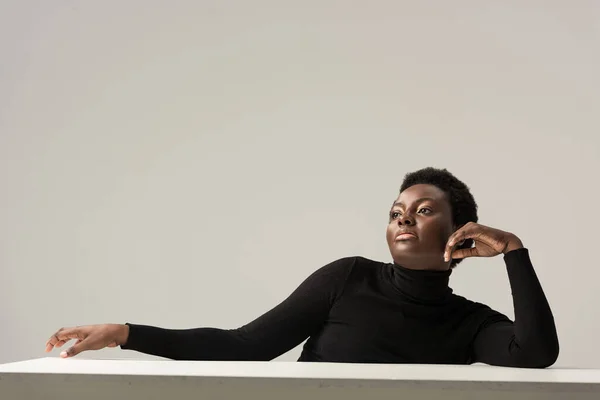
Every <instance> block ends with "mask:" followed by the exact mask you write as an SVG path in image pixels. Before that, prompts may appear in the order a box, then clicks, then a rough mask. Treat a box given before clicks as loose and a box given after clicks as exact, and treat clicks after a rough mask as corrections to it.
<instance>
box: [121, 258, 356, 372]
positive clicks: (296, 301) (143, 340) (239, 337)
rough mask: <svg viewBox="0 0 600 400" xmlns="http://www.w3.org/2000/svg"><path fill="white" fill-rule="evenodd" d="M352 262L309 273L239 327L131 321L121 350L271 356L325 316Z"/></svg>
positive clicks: (190, 356) (177, 355)
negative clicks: (184, 326)
mask: <svg viewBox="0 0 600 400" xmlns="http://www.w3.org/2000/svg"><path fill="white" fill-rule="evenodd" d="M351 263H352V261H351V259H349V258H343V259H339V260H337V261H334V262H332V263H330V264H328V265H326V266H324V267H322V268H320V269H319V270H317V271H316V272H314V273H313V274H311V275H310V276H309V277H308V278H307V279H306V280H305V281H304V282H303V283H302V284H301V285H300V286H299V287H298V288H297V289H296V290H295V291H294V292H293V293H292V294H291V295H290V296H289V297H288V298H287V299H285V300H284V301H283V302H282V303H281V304H279V305H277V306H276V307H275V308H273V309H272V310H270V311H268V312H267V313H265V314H264V315H262V316H260V317H259V318H257V319H256V320H254V321H252V322H250V323H248V324H246V325H244V326H242V327H240V328H238V329H230V330H225V329H217V328H195V329H179V330H176V329H164V328H158V327H154V326H145V325H134V324H129V323H128V324H127V325H129V337H128V340H127V343H126V344H124V345H122V346H121V348H123V349H130V350H136V351H139V352H142V353H146V354H152V355H157V356H162V357H166V358H170V359H175V360H238V361H243V360H254V361H263V360H271V359H273V358H275V357H277V356H279V355H281V354H283V353H285V352H287V351H288V350H291V349H292V348H294V347H295V346H297V345H298V344H300V343H302V341H303V340H305V339H306V338H308V337H309V336H310V335H311V334H313V333H315V332H317V331H318V330H319V329H320V328H321V327H322V325H323V324H324V323H325V321H326V320H327V317H328V314H329V310H330V308H331V306H332V304H333V302H334V301H335V299H336V297H337V296H338V295H339V294H340V292H341V290H342V288H343V285H344V282H345V280H346V278H347V276H348V273H349V271H350V268H351V265H352V264H351Z"/></svg>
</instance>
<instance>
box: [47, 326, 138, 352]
mask: <svg viewBox="0 0 600 400" xmlns="http://www.w3.org/2000/svg"><path fill="white" fill-rule="evenodd" d="M128 337H129V326H128V325H120V324H102V325H87V326H78V327H74V328H60V329H59V330H58V331H57V332H56V333H55V334H54V335H52V336H51V337H50V339H48V341H47V342H46V353H48V352H50V351H52V349H54V348H55V347H62V346H63V345H64V344H65V343H67V342H68V341H69V340H71V339H77V342H75V344H74V345H73V346H72V347H71V348H69V349H68V350H66V351H63V352H61V353H60V356H61V357H63V358H67V357H73V356H76V355H77V354H79V353H81V352H82V351H86V350H100V349H103V348H105V347H117V346H121V345H123V344H125V343H127V338H128Z"/></svg>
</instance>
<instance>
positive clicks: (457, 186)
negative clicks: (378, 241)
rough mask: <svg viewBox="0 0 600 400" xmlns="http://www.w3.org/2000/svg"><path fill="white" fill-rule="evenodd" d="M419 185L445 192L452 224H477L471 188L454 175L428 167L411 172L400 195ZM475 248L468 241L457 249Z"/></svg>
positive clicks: (475, 204)
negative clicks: (450, 209)
mask: <svg viewBox="0 0 600 400" xmlns="http://www.w3.org/2000/svg"><path fill="white" fill-rule="evenodd" d="M418 184H428V185H434V186H436V187H438V188H439V189H441V190H443V191H444V192H445V193H446V195H447V197H448V200H449V201H450V207H451V208H452V222H453V223H454V224H455V225H456V226H458V227H460V226H462V225H464V224H466V223H467V222H470V221H472V222H477V221H478V217H477V203H476V202H475V198H474V197H473V195H472V194H471V191H470V190H469V187H468V186H467V185H465V184H464V183H463V182H462V181H461V180H459V179H458V178H457V177H455V176H454V175H452V174H451V173H450V172H449V171H448V170H447V169H445V168H444V169H439V168H433V167H427V168H423V169H420V170H418V171H415V172H409V173H408V174H406V175H405V176H404V181H403V182H402V185H401V186H400V193H402V192H403V191H405V190H406V189H408V188H409V187H411V186H414V185H418ZM472 246H473V240H472V239H467V240H465V243H464V244H463V245H461V246H458V247H457V249H466V248H469V247H472ZM462 260H463V259H460V258H459V259H456V260H452V263H451V264H450V268H454V267H456V265H457V264H459V263H460V262H461V261H462Z"/></svg>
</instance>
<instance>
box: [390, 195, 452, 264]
mask: <svg viewBox="0 0 600 400" xmlns="http://www.w3.org/2000/svg"><path fill="white" fill-rule="evenodd" d="M454 230H455V227H454V226H453V223H452V209H451V207H450V203H449V201H448V199H447V197H446V193H445V192H444V191H442V190H441V189H439V188H438V187H436V186H433V185H426V184H419V185H414V186H411V187H409V188H408V189H406V190H404V191H403V192H402V193H400V196H398V198H397V199H396V200H395V201H394V204H393V206H392V208H391V210H390V217H389V223H388V226H387V232H386V238H387V243H388V246H389V249H390V253H391V254H392V258H393V259H394V262H396V263H397V264H399V265H402V266H403V267H406V268H411V269H442V270H443V269H448V268H449V267H450V262H445V261H444V249H445V246H446V242H447V240H448V238H449V237H450V235H451V234H452V233H453V232H454ZM403 232H407V234H405V235H402V233H403Z"/></svg>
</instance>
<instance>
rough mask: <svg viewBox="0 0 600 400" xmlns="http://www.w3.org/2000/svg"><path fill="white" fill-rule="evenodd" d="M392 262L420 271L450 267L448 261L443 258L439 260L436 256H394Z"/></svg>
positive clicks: (445, 269) (444, 269)
mask: <svg viewBox="0 0 600 400" xmlns="http://www.w3.org/2000/svg"><path fill="white" fill-rule="evenodd" d="M394 264H396V265H402V266H403V267H404V268H406V269H414V270H420V271H424V270H426V271H447V270H449V269H450V262H445V261H444V260H443V259H442V260H441V261H440V260H438V259H437V258H436V259H434V260H432V259H427V258H423V259H414V258H410V259H404V258H398V257H395V258H394Z"/></svg>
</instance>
